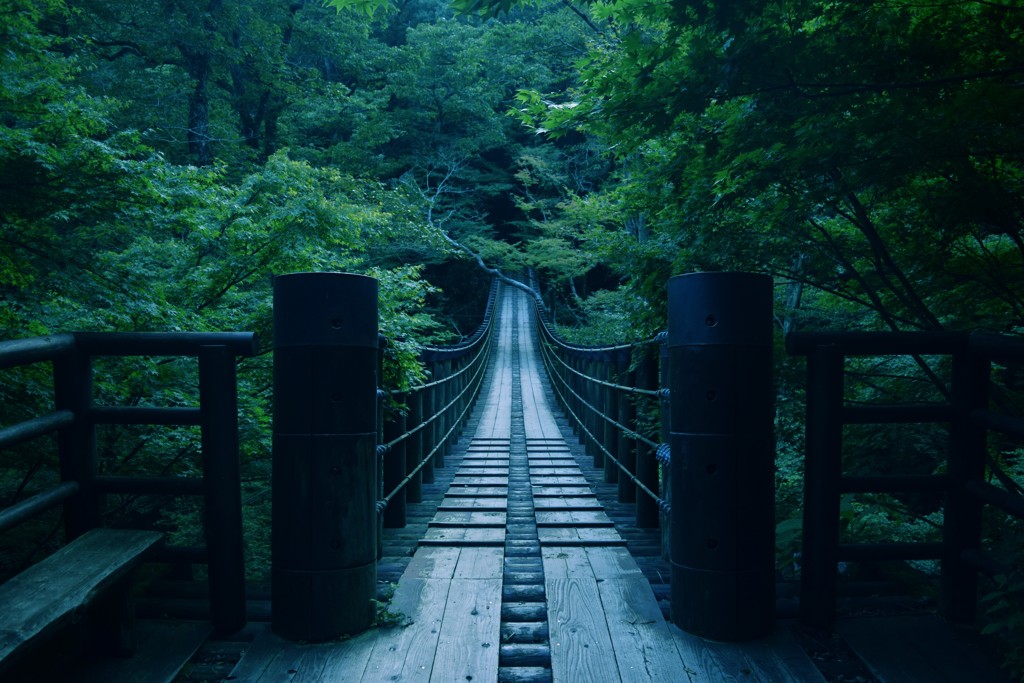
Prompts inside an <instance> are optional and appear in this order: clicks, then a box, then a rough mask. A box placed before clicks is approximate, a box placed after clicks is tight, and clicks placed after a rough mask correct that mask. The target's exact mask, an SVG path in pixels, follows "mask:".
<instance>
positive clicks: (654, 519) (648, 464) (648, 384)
mask: <svg viewBox="0 0 1024 683" xmlns="http://www.w3.org/2000/svg"><path fill="white" fill-rule="evenodd" d="M636 386H637V387H638V388H640V389H645V390H648V391H650V390H657V389H658V350H657V349H656V348H654V347H653V346H645V347H644V349H643V356H642V357H641V358H640V364H639V365H638V366H637V371H636ZM641 405H648V403H646V402H645V403H642V404H641ZM642 417H643V416H642V413H641V411H640V410H636V409H634V410H633V418H634V419H633V422H631V423H630V424H631V425H632V427H633V431H635V432H637V433H641V424H642V421H641V420H642ZM645 436H648V437H649V438H651V440H652V441H656V440H657V438H658V436H659V435H658V434H649V435H645ZM636 476H637V479H639V480H640V481H641V483H643V485H644V486H646V487H647V488H648V489H650V490H651V491H653V492H655V493H658V479H659V477H658V461H657V459H656V458H655V455H654V449H653V448H651V447H650V446H649V445H647V444H646V443H644V442H643V441H637V442H636ZM636 496H637V498H636V525H637V526H638V527H640V528H642V529H649V528H653V527H656V526H658V502H657V501H656V500H654V499H653V498H651V497H650V496H649V495H647V494H646V493H640V492H637V494H636Z"/></svg>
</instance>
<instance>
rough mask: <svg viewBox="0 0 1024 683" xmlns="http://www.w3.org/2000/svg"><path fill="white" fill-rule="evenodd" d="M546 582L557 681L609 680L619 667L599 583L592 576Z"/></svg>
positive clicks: (552, 659) (554, 672)
mask: <svg viewBox="0 0 1024 683" xmlns="http://www.w3.org/2000/svg"><path fill="white" fill-rule="evenodd" d="M544 585H545V590H546V591H547V597H548V630H549V632H550V646H551V672H552V674H553V677H554V680H555V681H557V682H558V683H575V682H577V681H578V682H579V683H593V682H594V681H607V680H609V673H610V672H616V671H618V667H617V665H616V662H615V654H614V652H613V651H612V641H611V636H610V635H609V633H608V624H607V622H606V621H605V617H604V612H603V611H602V609H601V596H600V594H599V593H598V591H597V582H596V581H594V579H593V578H584V579H545V581H544ZM613 675H614V674H613Z"/></svg>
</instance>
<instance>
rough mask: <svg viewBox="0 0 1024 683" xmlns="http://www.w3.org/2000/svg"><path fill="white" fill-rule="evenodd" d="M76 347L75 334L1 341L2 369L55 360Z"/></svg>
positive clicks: (0, 367)
mask: <svg viewBox="0 0 1024 683" xmlns="http://www.w3.org/2000/svg"><path fill="white" fill-rule="evenodd" d="M74 348H75V336H74V335H73V334H54V335H50V336H47V337H30V338H28V339H11V340H9V341H3V342H0V370H3V369H6V368H13V367H15V366H18V365H28V364H30V363H39V362H43V361H49V360H53V359H54V358H56V357H57V356H60V355H62V354H65V353H68V352H69V351H71V350H72V349H74Z"/></svg>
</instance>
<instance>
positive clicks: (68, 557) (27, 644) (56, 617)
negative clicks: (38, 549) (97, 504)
mask: <svg viewBox="0 0 1024 683" xmlns="http://www.w3.org/2000/svg"><path fill="white" fill-rule="evenodd" d="M163 539H164V535H163V534H162V533H160V532H156V531H138V530H128V529H93V530H92V531H89V532H87V533H85V534H83V535H82V536H80V537H79V538H77V539H75V540H74V541H72V542H71V543H69V544H68V545H66V546H64V547H63V548H61V549H60V550H58V551H57V552H55V553H54V554H53V555H51V556H49V557H47V558H46V559H45V560H43V561H42V562H39V563H37V564H35V565H33V566H32V567H30V568H28V569H26V570H25V571H23V572H21V573H20V574H18V575H17V576H15V577H14V578H12V579H10V580H9V581H7V582H6V583H4V584H2V585H0V679H2V678H4V676H5V672H7V671H8V670H13V669H16V667H17V666H18V664H19V661H20V660H22V659H23V656H24V655H25V653H26V652H27V651H29V650H31V649H33V648H34V647H36V646H37V645H40V644H41V643H43V642H44V641H46V640H48V639H49V638H50V637H51V636H54V635H56V634H57V633H59V632H61V631H62V630H66V629H68V628H69V627H75V628H78V629H79V631H78V634H79V635H82V636H84V637H85V639H86V640H87V641H88V644H87V645H88V647H90V648H93V649H99V650H103V651H105V652H108V653H113V654H117V655H121V656H127V655H129V654H131V653H132V652H133V650H134V634H133V631H134V628H133V627H134V609H133V605H132V601H131V580H130V579H131V576H130V575H131V572H132V570H133V569H134V568H135V567H137V566H138V565H139V564H140V563H141V562H142V561H143V559H144V558H145V556H146V555H147V554H148V553H149V552H150V551H151V550H152V549H153V548H154V547H155V546H157V545H159V544H160V543H162V542H163Z"/></svg>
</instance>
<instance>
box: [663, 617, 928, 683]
mask: <svg viewBox="0 0 1024 683" xmlns="http://www.w3.org/2000/svg"><path fill="white" fill-rule="evenodd" d="M668 628H669V632H670V633H671V634H672V637H673V639H674V640H675V643H676V649H677V650H678V651H679V655H680V657H681V658H682V660H683V661H684V662H685V663H686V671H687V672H688V673H690V675H691V676H692V675H693V674H694V673H695V672H699V673H700V675H701V676H702V677H701V678H698V679H697V680H700V681H723V682H730V683H731V682H737V683H776V682H778V683H824V681H825V678H824V676H822V675H821V672H819V671H818V669H817V667H815V666H814V663H813V662H812V661H811V660H810V658H809V657H808V656H807V654H806V653H805V652H804V651H803V649H801V647H800V645H799V644H798V643H797V642H796V640H795V639H794V638H793V635H792V634H791V633H790V632H789V630H788V629H786V628H783V627H776V629H775V631H774V632H773V633H772V634H771V635H770V636H768V637H766V638H762V639H759V640H750V641H745V642H743V643H720V642H715V641H711V640H705V639H703V638H699V637H698V636H695V635H691V634H689V633H686V632H684V631H682V630H680V629H679V628H678V627H676V626H675V625H674V624H669V626H668ZM929 683H930V682H929Z"/></svg>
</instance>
